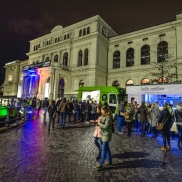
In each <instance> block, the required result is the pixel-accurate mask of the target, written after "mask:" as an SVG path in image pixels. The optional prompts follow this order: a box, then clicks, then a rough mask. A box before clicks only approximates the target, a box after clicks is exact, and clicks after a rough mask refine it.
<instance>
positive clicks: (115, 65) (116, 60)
mask: <svg viewBox="0 0 182 182" xmlns="http://www.w3.org/2000/svg"><path fill="white" fill-rule="evenodd" d="M116 68H120V52H119V51H115V52H114V54H113V69H116Z"/></svg>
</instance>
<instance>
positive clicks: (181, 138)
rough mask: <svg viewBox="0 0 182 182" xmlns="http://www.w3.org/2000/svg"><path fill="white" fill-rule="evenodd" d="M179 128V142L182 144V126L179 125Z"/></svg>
mask: <svg viewBox="0 0 182 182" xmlns="http://www.w3.org/2000/svg"><path fill="white" fill-rule="evenodd" d="M177 127H178V137H179V138H178V142H182V126H181V125H177Z"/></svg>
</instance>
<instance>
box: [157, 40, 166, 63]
mask: <svg viewBox="0 0 182 182" xmlns="http://www.w3.org/2000/svg"><path fill="white" fill-rule="evenodd" d="M164 61H168V43H167V42H166V41H161V42H160V43H159V44H158V46H157V62H158V63H161V62H164Z"/></svg>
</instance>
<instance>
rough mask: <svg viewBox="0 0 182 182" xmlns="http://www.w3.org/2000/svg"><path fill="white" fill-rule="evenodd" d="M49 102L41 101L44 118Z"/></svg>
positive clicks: (46, 99)
mask: <svg viewBox="0 0 182 182" xmlns="http://www.w3.org/2000/svg"><path fill="white" fill-rule="evenodd" d="M48 106H49V101H48V98H45V99H44V101H43V108H44V114H43V115H44V117H46V113H47V111H48Z"/></svg>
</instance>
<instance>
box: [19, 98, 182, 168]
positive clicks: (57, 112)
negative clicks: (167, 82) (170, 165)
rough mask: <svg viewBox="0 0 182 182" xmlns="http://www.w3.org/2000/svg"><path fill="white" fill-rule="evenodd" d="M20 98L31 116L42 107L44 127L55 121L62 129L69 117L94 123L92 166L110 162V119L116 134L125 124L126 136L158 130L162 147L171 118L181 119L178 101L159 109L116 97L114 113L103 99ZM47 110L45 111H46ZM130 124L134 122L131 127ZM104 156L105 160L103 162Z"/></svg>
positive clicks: (180, 138) (181, 106)
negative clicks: (95, 148)
mask: <svg viewBox="0 0 182 182" xmlns="http://www.w3.org/2000/svg"><path fill="white" fill-rule="evenodd" d="M21 102H23V103H27V105H29V106H31V108H32V113H33V114H32V115H33V118H35V117H36V116H35V113H34V112H35V110H36V109H37V115H39V112H40V109H41V107H42V108H43V116H44V118H46V117H47V116H48V117H49V124H48V131H49V132H50V129H51V128H52V129H54V127H55V122H56V123H59V125H60V127H61V128H62V130H65V123H66V121H68V122H70V121H71V119H72V118H73V121H74V122H85V123H86V124H89V123H95V131H94V134H93V136H94V144H95V145H96V147H97V148H98V155H97V160H99V164H98V165H96V166H95V167H96V168H102V167H103V166H104V165H112V156H111V152H110V148H109V142H110V141H111V139H112V132H113V131H112V126H113V121H114V120H117V125H116V127H117V132H118V134H124V133H125V132H123V130H126V129H124V128H127V135H128V136H129V137H130V136H131V132H132V131H133V129H134V130H135V131H138V132H140V136H141V137H144V136H145V135H146V133H150V132H153V136H152V137H153V138H156V137H157V136H158V135H159V133H161V134H162V137H163V147H162V148H161V150H162V151H167V150H170V148H171V146H170V139H171V137H173V133H172V132H171V131H170V128H171V126H172V124H173V122H174V120H175V121H176V122H182V103H179V104H178V105H177V107H176V110H175V111H173V109H172V105H170V104H168V103H166V104H165V105H164V106H163V108H162V110H160V109H159V107H158V105H157V103H151V104H146V103H145V102H142V103H141V105H139V104H137V103H136V102H132V103H127V104H125V103H124V101H122V100H121V101H120V104H119V107H118V112H117V114H116V115H114V114H113V112H111V110H110V109H109V106H108V104H107V102H104V104H101V103H100V102H99V103H97V102H96V101H89V100H87V101H86V100H83V101H77V100H74V99H73V100H69V99H66V98H59V99H58V100H57V101H54V100H48V99H47V98H45V99H44V101H42V102H41V101H40V99H36V97H34V98H31V99H24V100H22V101H21ZM47 113H48V114H47ZM158 123H163V124H164V126H163V129H162V131H160V132H159V131H158V130H157V125H158ZM132 126H134V127H133V128H132ZM181 127H182V126H181V125H178V147H180V146H181V145H182V133H181V130H182V128H181ZM105 159H107V162H105V163H104V161H105Z"/></svg>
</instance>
